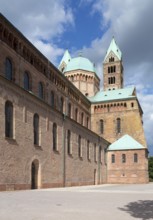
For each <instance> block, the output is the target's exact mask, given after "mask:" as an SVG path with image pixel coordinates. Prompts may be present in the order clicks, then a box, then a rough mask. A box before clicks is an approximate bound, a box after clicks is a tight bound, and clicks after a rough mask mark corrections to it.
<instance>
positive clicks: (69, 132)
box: [67, 130, 72, 154]
mask: <svg viewBox="0 0 153 220" xmlns="http://www.w3.org/2000/svg"><path fill="white" fill-rule="evenodd" d="M67 153H68V154H71V153H72V152H71V131H70V130H68V131H67Z"/></svg>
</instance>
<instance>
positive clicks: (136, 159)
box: [133, 153, 138, 163]
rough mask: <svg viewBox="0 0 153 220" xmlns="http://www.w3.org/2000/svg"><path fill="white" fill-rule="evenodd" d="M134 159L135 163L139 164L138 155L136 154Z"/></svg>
mask: <svg viewBox="0 0 153 220" xmlns="http://www.w3.org/2000/svg"><path fill="white" fill-rule="evenodd" d="M133 159H134V163H138V154H136V153H135V154H134V158H133Z"/></svg>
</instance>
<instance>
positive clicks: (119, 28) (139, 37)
mask: <svg viewBox="0 0 153 220" xmlns="http://www.w3.org/2000/svg"><path fill="white" fill-rule="evenodd" d="M82 2H83V3H84V4H89V3H90V4H92V11H93V13H99V14H100V15H101V21H102V22H101V30H102V32H103V30H104V29H105V28H107V31H106V32H104V34H103V36H102V37H101V38H97V39H95V40H94V41H93V42H91V45H90V47H89V48H86V47H84V48H83V53H84V54H85V56H87V57H89V58H90V59H91V60H92V61H94V62H95V63H96V65H97V67H98V68H97V69H98V75H99V76H100V77H101V74H102V61H103V60H102V58H104V56H105V53H106V50H107V48H108V46H109V43H110V40H111V38H112V36H115V38H116V41H117V43H118V45H119V47H120V49H121V51H122V53H123V63H124V84H125V85H135V86H136V88H137V89H138V97H139V100H140V104H141V105H142V108H143V111H144V129H145V133H146V137H147V140H148V145H149V146H150V152H151V154H153V147H152V146H153V138H152V134H151V131H152V128H153V120H152V118H153V107H152V106H153V105H152V103H153V96H152V94H153V73H152V70H153V62H152V59H153V55H152V54H153V53H152V51H153V44H152V39H153V29H152V20H153V13H152V11H153V1H152V0H147V1H144V0H139V2H138V1H133V0H124V3H123V1H122V0H115V1H114V0H89V1H85V0H82ZM151 147H152V148H151Z"/></svg>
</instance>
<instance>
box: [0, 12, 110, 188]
mask: <svg viewBox="0 0 153 220" xmlns="http://www.w3.org/2000/svg"><path fill="white" fill-rule="evenodd" d="M0 48H1V53H0V103H1V105H0V122H1V125H2V126H1V127H0V132H1V136H0V152H1V153H0V158H1V159H0V169H1V172H0V190H14V189H15V190H16V189H17V190H18V189H31V188H46V187H61V186H72V185H89V184H100V183H105V182H106V181H107V180H106V162H105V159H106V158H105V152H106V148H107V146H108V142H107V141H106V140H104V139H103V138H101V137H99V136H98V135H97V134H96V133H94V132H92V131H91V130H89V128H90V126H91V125H90V106H91V105H90V102H89V101H88V100H87V99H86V98H85V97H84V96H83V94H82V93H81V92H80V91H79V90H77V89H76V87H75V86H73V84H71V83H70V82H69V81H68V80H67V79H66V78H65V77H64V76H63V74H61V73H60V71H59V70H58V69H57V68H56V67H55V66H53V65H52V64H51V63H50V62H49V61H48V60H47V59H46V58H45V57H44V56H43V55H42V54H41V53H40V52H39V51H38V50H37V49H36V48H35V47H34V46H33V45H32V44H31V43H30V42H29V41H28V40H27V39H26V38H25V37H24V36H23V35H22V34H21V33H20V32H18V31H17V30H16V28H14V27H13V26H12V24H10V23H9V22H8V21H7V20H6V19H5V18H4V17H3V16H2V15H1V16H0ZM7 59H8V60H9V61H10V62H11V64H12V78H11V79H10V80H8V79H7V78H6V71H8V69H7V68H6V65H7V64H6V62H7ZM25 73H28V76H29V84H30V87H29V90H28V91H27V89H26V88H25V87H24V83H25V81H24V80H25V78H24V77H25V75H24V74H25ZM40 82H41V85H42V88H43V90H42V97H40V94H39V92H40V91H39V86H38V85H39V83H40ZM51 92H53V94H54V103H51V99H52V98H53V97H51V94H52V93H51ZM61 98H62V100H63V102H62V103H63V106H62V108H61ZM7 102H9V103H11V104H12V106H13V116H12V117H13V122H12V123H13V128H12V132H13V136H12V137H6V133H5V129H6V113H5V111H6V110H5V106H6V103H7ZM76 110H77V111H76ZM35 114H37V115H38V116H39V133H38V136H39V143H38V144H34V115H35ZM54 124H56V133H57V134H56V145H57V146H56V149H54V148H53V139H54V134H53V125H54ZM68 131H69V132H70V134H71V136H70V139H69V146H68V140H67V133H68ZM78 137H80V144H78ZM68 148H70V149H69V150H68Z"/></svg>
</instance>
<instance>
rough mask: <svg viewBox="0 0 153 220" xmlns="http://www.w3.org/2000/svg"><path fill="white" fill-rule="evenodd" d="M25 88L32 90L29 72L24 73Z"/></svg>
mask: <svg viewBox="0 0 153 220" xmlns="http://www.w3.org/2000/svg"><path fill="white" fill-rule="evenodd" d="M24 89H26V90H28V91H29V90H30V79H29V74H28V73H27V72H25V73H24Z"/></svg>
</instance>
